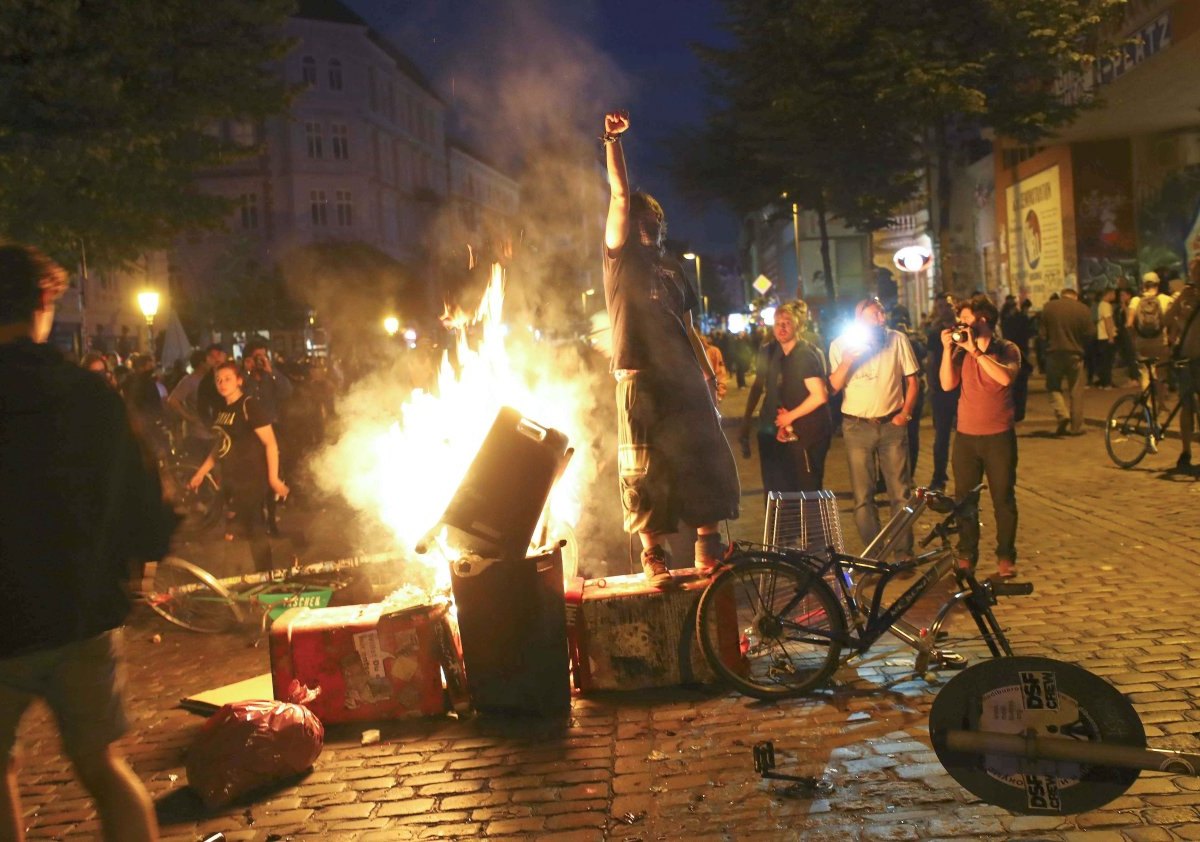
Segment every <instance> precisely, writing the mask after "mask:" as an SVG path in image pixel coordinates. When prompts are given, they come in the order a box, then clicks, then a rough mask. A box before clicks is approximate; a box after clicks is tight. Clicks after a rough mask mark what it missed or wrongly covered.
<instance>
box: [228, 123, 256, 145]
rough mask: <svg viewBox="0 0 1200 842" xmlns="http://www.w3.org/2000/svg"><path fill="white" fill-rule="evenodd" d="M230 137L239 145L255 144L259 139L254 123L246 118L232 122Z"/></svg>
mask: <svg viewBox="0 0 1200 842" xmlns="http://www.w3.org/2000/svg"><path fill="white" fill-rule="evenodd" d="M229 137H230V139H231V140H232V141H233V142H234V144H235V145H237V146H253V145H254V144H255V142H256V141H257V140H258V137H257V132H255V131H254V124H253V123H250V122H247V121H245V120H235V121H234V122H233V123H231V124H230V126H229Z"/></svg>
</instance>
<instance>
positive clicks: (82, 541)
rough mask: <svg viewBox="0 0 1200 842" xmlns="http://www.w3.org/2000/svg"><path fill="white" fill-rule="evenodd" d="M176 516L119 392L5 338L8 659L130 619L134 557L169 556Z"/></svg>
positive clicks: (3, 584)
mask: <svg viewBox="0 0 1200 842" xmlns="http://www.w3.org/2000/svg"><path fill="white" fill-rule="evenodd" d="M175 520H176V519H175V516H174V514H173V513H172V512H171V510H170V509H169V508H168V507H167V506H166V505H165V504H164V503H163V501H162V491H161V487H160V484H159V480H158V474H157V472H156V471H155V470H154V468H153V467H152V466H151V465H150V464H148V461H147V460H146V458H145V456H144V455H143V451H142V448H141V447H140V446H139V443H138V442H137V441H136V439H135V438H134V435H133V432H132V430H131V428H130V425H129V418H128V416H127V415H126V411H125V406H124V404H123V403H122V401H121V399H120V397H119V396H118V395H117V394H116V392H114V391H112V390H111V389H110V388H109V387H108V386H107V385H106V384H105V383H104V381H103V380H102V379H101V378H100V377H98V376H96V375H95V374H93V373H91V372H88V371H84V370H83V369H81V368H79V367H78V366H74V365H71V364H70V363H68V362H66V361H65V360H64V359H63V358H62V356H61V355H60V354H59V353H58V352H57V351H56V350H54V349H53V348H50V347H49V346H46V345H39V344H35V343H33V342H30V341H28V340H20V341H17V342H13V343H8V344H4V345H0V593H2V594H3V595H4V600H5V607H4V611H3V612H0V658H6V657H11V656H13V655H18V654H21V653H24V652H30V651H35V650H39V649H49V648H52V647H55V646H61V645H63V644H66V643H70V642H73V641H77V640H84V639H87V638H89V637H94V636H95V635H97V634H100V633H101V632H103V631H106V630H108V629H111V628H115V627H117V626H119V625H120V624H121V623H122V621H123V620H124V618H125V615H126V614H127V613H128V611H129V601H128V598H127V596H126V594H125V592H124V583H125V581H126V580H127V578H128V575H129V574H128V568H127V562H128V561H130V560H148V559H158V558H162V557H163V556H164V555H165V554H166V552H167V549H168V544H169V541H170V537H171V532H172V530H173V528H174V525H175Z"/></svg>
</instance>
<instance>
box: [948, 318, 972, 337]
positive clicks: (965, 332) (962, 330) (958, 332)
mask: <svg viewBox="0 0 1200 842" xmlns="http://www.w3.org/2000/svg"><path fill="white" fill-rule="evenodd" d="M970 336H971V329H970V328H969V327H967V326H966V325H965V324H963V323H962V322H959V323H958V324H956V325H955V326H954V327H952V328H951V329H950V338H951V339H952V340H954V341H955V342H966V341H967V340H968V339H969V338H970Z"/></svg>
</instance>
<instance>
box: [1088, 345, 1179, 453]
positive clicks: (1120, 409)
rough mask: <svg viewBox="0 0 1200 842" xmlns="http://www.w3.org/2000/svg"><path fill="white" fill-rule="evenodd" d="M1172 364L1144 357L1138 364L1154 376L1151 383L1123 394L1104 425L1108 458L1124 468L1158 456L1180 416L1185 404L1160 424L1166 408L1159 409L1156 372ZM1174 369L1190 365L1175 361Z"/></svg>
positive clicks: (1109, 412)
mask: <svg viewBox="0 0 1200 842" xmlns="http://www.w3.org/2000/svg"><path fill="white" fill-rule="evenodd" d="M1166 364H1168V363H1164V362H1160V361H1159V360H1156V359H1153V358H1148V357H1142V358H1139V359H1138V365H1140V366H1145V367H1146V370H1147V371H1148V372H1149V373H1150V382H1149V384H1148V385H1147V386H1146V388H1145V389H1143V390H1142V391H1141V392H1140V393H1139V394H1136V395H1122V396H1121V397H1119V398H1117V400H1116V402H1115V403H1113V405H1112V409H1110V410H1109V411H1108V418H1107V419H1105V422H1104V448H1105V450H1107V451H1108V456H1109V458H1110V459H1112V460H1113V462H1115V463H1116V464H1117V465H1118V466H1119V467H1121V468H1132V467H1133V466H1134V465H1136V464H1137V463H1138V462H1141V461H1142V459H1144V458H1145V457H1146V454H1147V453H1157V452H1158V445H1159V443H1160V442H1161V441H1162V440H1163V439H1164V438H1166V433H1167V430H1169V429H1171V423H1172V422H1173V421H1174V420H1175V416H1176V415H1178V414H1179V408H1180V406H1181V403H1180V402H1179V401H1176V403H1175V406H1174V407H1172V409H1171V411H1170V412H1169V413H1167V418H1166V420H1165V421H1163V422H1162V423H1159V420H1158V418H1159V415H1160V414H1161V412H1162V407H1161V406H1159V396H1158V392H1159V382H1160V381H1159V380H1158V377H1157V375H1156V374H1155V369H1156V368H1157V367H1158V366H1159V365H1166ZM1169 364H1170V365H1172V366H1176V367H1178V366H1180V365H1186V362H1183V363H1181V362H1180V361H1177V360H1173V361H1171V362H1170V363H1169Z"/></svg>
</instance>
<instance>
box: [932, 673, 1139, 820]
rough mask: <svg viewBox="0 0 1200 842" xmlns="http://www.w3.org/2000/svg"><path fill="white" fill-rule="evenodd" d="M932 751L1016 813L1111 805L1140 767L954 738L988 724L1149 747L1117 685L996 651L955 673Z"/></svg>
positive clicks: (943, 697)
mask: <svg viewBox="0 0 1200 842" xmlns="http://www.w3.org/2000/svg"><path fill="white" fill-rule="evenodd" d="M929 731H930V737H931V739H932V741H933V750H934V751H935V752H937V756H938V760H940V761H941V762H942V765H943V766H945V767H946V771H948V772H949V773H950V775H951V776H952V777H953V778H954V780H956V781H958V782H959V783H960V784H961V785H962V786H963V787H964V788H965V789H967V790H969V791H970V792H971V793H972V794H973V795H975V796H977V797H979V798H981V799H982V800H983V801H985V802H987V803H988V804H994V805H995V806H997V807H1003V808H1004V809H1006V810H1009V811H1011V812H1014V813H1029V814H1031V815H1061V814H1067V813H1082V812H1086V811H1088V810H1094V809H1096V808H1098V807H1101V806H1103V805H1104V804H1107V803H1108V802H1109V801H1112V800H1113V799H1114V798H1116V797H1118V796H1119V795H1121V793H1123V792H1125V790H1127V789H1128V788H1129V787H1130V785H1132V784H1133V782H1134V781H1135V780H1137V776H1138V770H1137V769H1127V768H1118V767H1114V766H1101V765H1096V764H1088V763H1082V762H1079V761H1064V760H1047V759H1029V758H1026V757H1021V756H1016V755H1013V754H999V753H997V754H990V753H987V752H986V751H984V752H982V753H981V752H974V751H962V750H955V749H951V748H950V747H949V746H948V745H947V741H948V737H949V736H950V735H952V734H954V733H956V732H957V733H961V732H989V733H1000V734H1009V735H1019V736H1036V737H1039V738H1047V739H1056V740H1058V739H1061V740H1078V741H1082V742H1089V743H1110V744H1114V745H1122V746H1131V747H1135V748H1144V747H1145V745H1146V732H1145V730H1144V729H1143V728H1142V722H1141V720H1140V719H1138V716H1137V713H1136V712H1135V711H1134V709H1133V705H1132V704H1130V703H1129V700H1128V699H1126V698H1125V697H1124V696H1123V695H1121V694H1120V693H1119V692H1117V689H1116V688H1115V687H1113V686H1112V685H1111V684H1108V683H1107V682H1106V681H1104V680H1102V679H1100V678H1098V677H1097V676H1095V675H1092V674H1091V673H1090V672H1088V671H1087V670H1085V669H1083V668H1081V667H1078V666H1075V665H1074V664H1068V663H1064V662H1062V661H1054V660H1051V659H1050V658H1019V657H1018V658H996V659H993V660H988V661H981V662H980V663H978V664H976V665H975V666H973V667H970V668H969V669H966V670H964V671H963V672H961V673H959V674H958V675H956V676H955V677H954V678H953V679H951V680H950V681H949V682H948V683H947V684H946V686H945V687H943V688H942V689H941V691H939V692H938V695H937V698H935V699H934V701H933V709H932V710H931V711H930V713H929Z"/></svg>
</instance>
